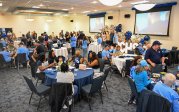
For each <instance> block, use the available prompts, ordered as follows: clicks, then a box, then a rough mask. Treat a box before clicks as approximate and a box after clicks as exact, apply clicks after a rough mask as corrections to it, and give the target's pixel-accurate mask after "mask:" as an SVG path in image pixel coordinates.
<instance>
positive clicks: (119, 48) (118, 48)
mask: <svg viewBox="0 0 179 112" xmlns="http://www.w3.org/2000/svg"><path fill="white" fill-rule="evenodd" d="M122 54H123V53H122V52H121V47H120V46H119V45H117V46H116V48H115V50H114V53H113V55H114V56H119V55H122Z"/></svg>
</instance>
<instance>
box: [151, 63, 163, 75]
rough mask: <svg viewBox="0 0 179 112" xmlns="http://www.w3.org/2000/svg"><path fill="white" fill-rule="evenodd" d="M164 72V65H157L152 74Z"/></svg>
mask: <svg viewBox="0 0 179 112" xmlns="http://www.w3.org/2000/svg"><path fill="white" fill-rule="evenodd" d="M160 72H163V69H162V65H161V64H157V65H156V66H155V67H154V68H152V70H151V73H160Z"/></svg>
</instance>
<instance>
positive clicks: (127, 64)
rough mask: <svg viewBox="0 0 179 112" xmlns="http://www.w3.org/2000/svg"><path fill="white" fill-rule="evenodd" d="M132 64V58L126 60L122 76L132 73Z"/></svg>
mask: <svg viewBox="0 0 179 112" xmlns="http://www.w3.org/2000/svg"><path fill="white" fill-rule="evenodd" d="M131 65H132V60H126V65H125V66H124V67H123V69H122V73H121V74H122V77H125V76H126V75H129V74H130V67H131Z"/></svg>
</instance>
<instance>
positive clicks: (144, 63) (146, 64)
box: [140, 60, 149, 67]
mask: <svg viewBox="0 0 179 112" xmlns="http://www.w3.org/2000/svg"><path fill="white" fill-rule="evenodd" d="M140 65H141V66H142V67H145V66H149V64H148V63H147V61H146V60H141V61H140Z"/></svg>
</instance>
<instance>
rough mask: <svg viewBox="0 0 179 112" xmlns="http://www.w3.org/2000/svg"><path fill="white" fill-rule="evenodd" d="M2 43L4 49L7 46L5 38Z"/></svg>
mask: <svg viewBox="0 0 179 112" xmlns="http://www.w3.org/2000/svg"><path fill="white" fill-rule="evenodd" d="M0 43H2V45H3V47H6V46H7V42H6V41H5V40H4V39H3V38H2V39H1V40H0Z"/></svg>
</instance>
